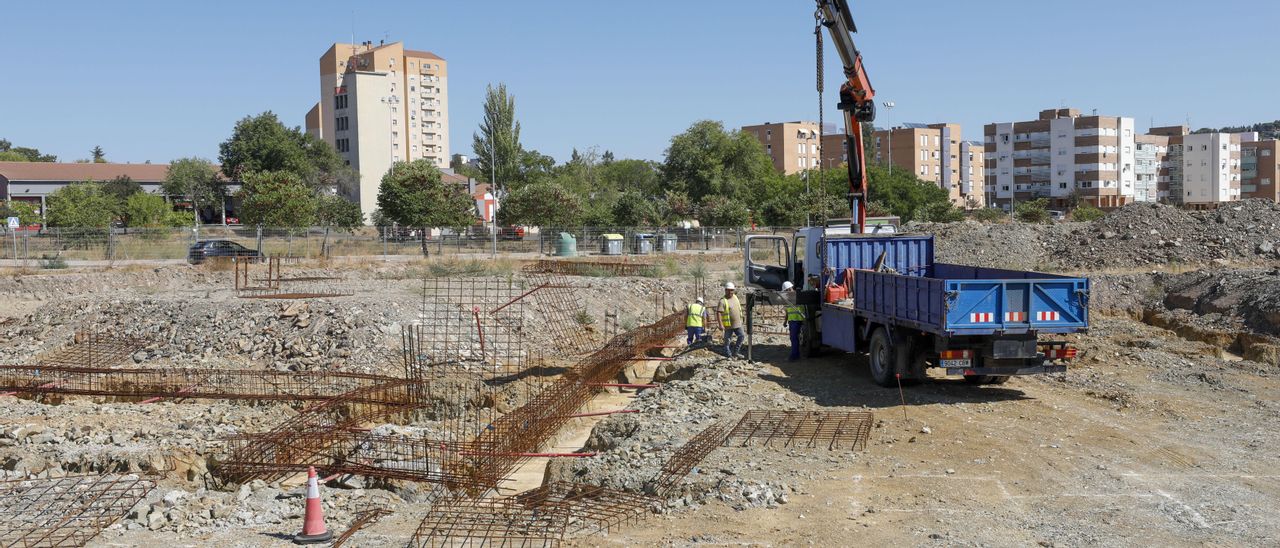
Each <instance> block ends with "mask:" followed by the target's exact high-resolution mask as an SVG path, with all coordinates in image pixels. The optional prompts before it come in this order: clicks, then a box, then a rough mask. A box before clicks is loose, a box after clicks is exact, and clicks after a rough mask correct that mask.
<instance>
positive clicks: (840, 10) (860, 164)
mask: <svg viewBox="0 0 1280 548" xmlns="http://www.w3.org/2000/svg"><path fill="white" fill-rule="evenodd" d="M817 3H818V12H819V13H820V15H821V23H822V26H824V27H826V28H827V31H828V32H829V33H830V34H831V41H832V42H834V43H835V47H836V52H837V53H839V54H840V61H841V62H842V63H843V64H844V75H845V78H846V80H845V82H844V83H843V84H841V86H840V103H839V105H838V106H839V107H840V110H841V111H843V112H844V128H845V142H846V143H847V145H848V147H849V209H850V211H851V218H850V228H852V229H853V230H855V231H856V233H858V234H861V233H862V232H863V231H864V230H865V228H866V211H867V203H866V202H867V169H866V165H867V162H866V160H867V158H866V148H865V143H863V141H862V123H870V122H873V121H875V119H876V103H875V95H876V91H875V89H873V88H872V87H871V81H870V80H868V79H867V71H866V69H865V68H864V67H863V66H862V54H861V53H859V52H858V48H857V47H856V46H854V44H853V33H855V32H858V28H857V27H856V26H854V24H853V16H852V15H851V14H850V13H849V2H848V0H817Z"/></svg>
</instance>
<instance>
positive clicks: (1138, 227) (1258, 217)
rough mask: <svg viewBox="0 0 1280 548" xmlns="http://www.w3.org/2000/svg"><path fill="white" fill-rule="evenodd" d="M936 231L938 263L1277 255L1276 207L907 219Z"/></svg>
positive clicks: (1123, 262) (1187, 260) (1178, 260)
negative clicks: (1031, 219) (1026, 219)
mask: <svg viewBox="0 0 1280 548" xmlns="http://www.w3.org/2000/svg"><path fill="white" fill-rule="evenodd" d="M908 229H909V230H911V231H913V232H924V233H930V234H934V235H935V236H937V242H936V246H937V248H936V256H937V259H938V260H939V261H941V262H953V263H960V264H973V265H990V266H995V267H1000V268H1012V269H1066V270H1087V269H1094V268H1127V267H1143V266H1148V265H1152V266H1154V265H1207V264H1214V263H1215V262H1217V263H1223V262H1237V263H1265V262H1269V261H1275V260H1280V204H1274V203H1272V202H1269V201H1267V200H1245V201H1241V202H1235V203H1232V204H1228V205H1226V206H1224V207H1222V208H1219V209H1217V210H1212V211H1187V210H1184V209H1181V208H1177V207H1174V206H1169V205H1162V204H1151V203H1137V204H1130V205H1128V206H1125V207H1123V208H1120V209H1118V210H1116V211H1113V212H1111V213H1109V214H1108V215H1106V216H1105V217H1103V218H1101V219H1099V220H1097V221H1093V222H1091V223H1071V222H1064V223H1054V224H1043V225H1032V224H1025V223H1008V224H982V223H976V222H963V223H950V224H912V225H910V226H909V227H908Z"/></svg>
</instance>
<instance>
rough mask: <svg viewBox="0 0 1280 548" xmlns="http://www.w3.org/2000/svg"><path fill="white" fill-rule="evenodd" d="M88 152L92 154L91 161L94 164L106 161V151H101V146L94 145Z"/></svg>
mask: <svg viewBox="0 0 1280 548" xmlns="http://www.w3.org/2000/svg"><path fill="white" fill-rule="evenodd" d="M89 153H90V154H92V155H93V163H95V164H105V163H107V153H105V152H103V151H102V147H100V146H95V147H93V150H92V151H90V152H89Z"/></svg>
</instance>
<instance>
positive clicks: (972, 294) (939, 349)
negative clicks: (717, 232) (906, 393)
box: [743, 226, 1089, 386]
mask: <svg viewBox="0 0 1280 548" xmlns="http://www.w3.org/2000/svg"><path fill="white" fill-rule="evenodd" d="M933 252H934V248H933V236H929V235H891V236H883V235H875V234H851V233H850V230H849V228H848V227H847V226H846V227H810V228H804V229H800V230H799V231H797V232H796V233H795V234H794V235H793V236H792V237H790V238H787V237H785V236H750V237H748V238H747V241H746V242H745V253H744V254H743V255H744V258H745V260H744V264H743V267H744V271H745V272H744V277H745V281H746V282H747V285H748V286H751V287H752V288H753V289H752V291H750V292H749V293H748V295H747V300H748V308H751V307H753V306H755V305H756V304H761V303H771V304H778V303H779V302H782V301H783V300H785V299H794V300H795V302H796V303H797V304H801V305H804V306H805V309H806V312H807V314H806V317H807V319H808V321H806V324H805V329H804V330H803V332H802V337H801V341H802V342H801V345H802V349H803V353H804V354H805V355H806V356H812V355H815V354H816V353H818V352H820V351H821V350H822V349H824V348H835V349H838V350H843V351H845V352H863V353H866V354H867V355H868V361H869V364H870V367H871V376H872V379H873V380H874V381H875V382H876V383H877V384H879V385H881V386H895V385H896V384H897V383H898V382H899V381H901V382H902V383H903V384H909V383H912V382H918V381H921V380H923V379H925V378H926V370H927V369H929V368H938V369H940V370H942V371H943V372H945V374H947V375H963V376H964V379H965V380H966V381H968V382H971V383H977V384H1000V383H1003V382H1005V381H1006V380H1008V379H1009V377H1010V376H1013V375H1032V374H1040V373H1058V372H1063V371H1066V367H1067V366H1066V364H1067V362H1068V361H1070V360H1071V359H1073V358H1075V356H1076V349H1074V348H1072V347H1070V346H1069V345H1068V344H1067V343H1066V342H1065V341H1061V340H1050V339H1051V338H1052V337H1053V336H1061V335H1065V334H1068V333H1079V332H1084V331H1086V330H1087V329H1088V327H1089V280H1088V279H1087V278H1073V277H1068V276H1059V275H1055V274H1045V273H1039V272H1029V271H1020V270H1003V269H997V268H985V267H980V266H965V265H957V264H947V263H939V262H935V261H934V255H933ZM785 281H790V282H792V283H793V284H794V286H795V287H796V288H798V291H796V293H795V294H794V296H788V295H786V294H783V293H781V292H780V289H781V287H782V283H783V282H785Z"/></svg>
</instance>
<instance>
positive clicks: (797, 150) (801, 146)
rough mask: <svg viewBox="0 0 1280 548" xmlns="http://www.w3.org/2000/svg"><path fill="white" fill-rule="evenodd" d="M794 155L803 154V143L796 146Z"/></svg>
mask: <svg viewBox="0 0 1280 548" xmlns="http://www.w3.org/2000/svg"><path fill="white" fill-rule="evenodd" d="M796 153H797V154H804V143H798V144H796Z"/></svg>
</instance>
